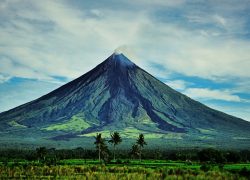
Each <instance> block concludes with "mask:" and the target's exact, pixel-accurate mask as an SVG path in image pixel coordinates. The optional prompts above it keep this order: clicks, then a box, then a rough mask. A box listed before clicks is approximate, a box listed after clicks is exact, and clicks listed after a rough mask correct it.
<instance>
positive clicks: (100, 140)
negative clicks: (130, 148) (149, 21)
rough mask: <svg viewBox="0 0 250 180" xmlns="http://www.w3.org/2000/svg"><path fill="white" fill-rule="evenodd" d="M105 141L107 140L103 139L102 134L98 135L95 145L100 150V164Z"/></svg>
mask: <svg viewBox="0 0 250 180" xmlns="http://www.w3.org/2000/svg"><path fill="white" fill-rule="evenodd" d="M104 141H105V140H104V139H103V138H102V134H101V133H97V134H96V137H95V142H94V144H95V145H96V148H97V149H98V157H99V162H101V149H102V146H103V145H104Z"/></svg>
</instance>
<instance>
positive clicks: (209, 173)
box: [0, 159, 250, 180]
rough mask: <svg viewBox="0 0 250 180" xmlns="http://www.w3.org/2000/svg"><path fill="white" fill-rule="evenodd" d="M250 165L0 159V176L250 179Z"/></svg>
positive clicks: (161, 161)
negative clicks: (50, 163)
mask: <svg viewBox="0 0 250 180" xmlns="http://www.w3.org/2000/svg"><path fill="white" fill-rule="evenodd" d="M249 172H250V164H247V163H245V164H225V165H224V166H222V165H208V164H206V165H203V164H200V163H198V162H192V163H191V162H188V163H187V162H183V161H166V160H142V162H140V161H139V160H129V159H124V160H119V163H117V162H112V161H111V162H110V163H109V164H106V165H105V164H100V163H99V162H98V161H96V160H91V159H85V160H84V159H68V160H61V161H59V162H57V165H46V164H43V163H39V162H38V161H27V160H19V161H17V160H15V161H9V162H1V164H0V179H4V178H5V179H7V178H8V179H10V178H12V179H13V178H14V179H15V178H16V179H35V178H36V179H110V180H112V179H137V180H139V179H249Z"/></svg>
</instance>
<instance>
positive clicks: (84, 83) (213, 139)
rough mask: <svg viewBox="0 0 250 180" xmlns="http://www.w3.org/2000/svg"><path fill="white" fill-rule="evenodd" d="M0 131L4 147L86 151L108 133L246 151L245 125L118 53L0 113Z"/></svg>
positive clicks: (248, 139) (249, 127)
mask: <svg viewBox="0 0 250 180" xmlns="http://www.w3.org/2000/svg"><path fill="white" fill-rule="evenodd" d="M0 131H1V137H0V143H1V144H2V145H5V146H6V147H10V146H11V147H12V146H16V145H17V144H18V145H25V146H28V145H29V146H41V145H47V146H53V147H67V148H71V147H77V146H82V145H83V144H84V143H83V142H85V146H86V147H88V146H90V144H91V146H93V145H92V141H93V140H91V139H93V137H92V136H94V135H96V133H97V132H102V133H103V135H104V136H109V132H111V131H118V132H120V133H121V135H122V136H123V138H126V139H127V141H129V140H131V139H133V138H134V137H137V135H138V133H144V134H145V138H147V140H148V141H149V144H150V142H152V143H151V144H152V145H153V144H154V145H157V146H159V147H164V146H168V147H194V146H195V147H196V146H198V147H200V146H218V147H222V148H227V147H232V148H249V147H250V134H249V132H250V123H249V122H247V121H244V120H242V119H240V118H236V117H233V116H230V115H227V114H225V113H223V112H220V111H217V110H214V109H211V108H209V107H207V106H205V105H203V104H201V103H199V102H197V101H195V100H192V99H191V98H189V97H187V96H185V95H183V94H181V93H179V92H177V91H175V90H173V89H172V88H170V87H169V86H167V85H166V84H164V83H162V82H161V81H159V80H158V79H156V78H154V77H153V76H152V75H150V74H149V73H147V72H146V71H144V70H143V69H141V68H140V67H138V66H137V65H135V64H134V63H133V62H131V61H130V60H129V59H128V58H127V57H125V56H124V55H123V54H118V53H114V54H112V55H111V56H110V57H109V58H107V59H106V60H105V61H104V62H102V63H101V64H99V65H98V66H96V67H95V68H94V69H93V70H91V71H89V72H88V73H86V74H84V75H82V76H81V77H79V78H77V79H75V80H73V81H71V82H69V83H67V84H65V85H63V86H61V87H60V88H58V89H56V90H54V91H52V92H51V93H49V94H47V95H45V96H42V97H40V98H39V99H36V100H34V101H31V102H29V103H26V104H24V105H21V106H19V107H16V108H14V109H11V110H9V111H6V112H3V113H1V114H0Z"/></svg>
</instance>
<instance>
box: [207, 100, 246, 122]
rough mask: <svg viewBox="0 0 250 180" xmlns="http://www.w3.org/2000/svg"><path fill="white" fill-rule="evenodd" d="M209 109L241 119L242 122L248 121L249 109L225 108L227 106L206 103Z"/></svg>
mask: <svg viewBox="0 0 250 180" xmlns="http://www.w3.org/2000/svg"><path fill="white" fill-rule="evenodd" d="M206 105H208V106H209V107H211V108H214V109H217V110H220V111H222V112H225V113H227V114H230V115H233V116H236V117H239V118H242V119H244V120H247V121H250V108H249V107H242V106H232V105H231V106H227V105H223V106H222V105H219V104H214V103H206Z"/></svg>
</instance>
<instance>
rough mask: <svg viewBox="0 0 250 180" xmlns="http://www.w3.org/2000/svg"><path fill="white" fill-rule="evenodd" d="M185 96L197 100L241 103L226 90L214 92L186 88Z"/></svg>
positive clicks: (211, 90) (238, 98) (206, 89)
mask: <svg viewBox="0 0 250 180" xmlns="http://www.w3.org/2000/svg"><path fill="white" fill-rule="evenodd" d="M184 94H186V95H187V96H189V97H191V98H194V99H199V100H224V101H233V102H241V101H242V100H241V98H240V97H239V96H237V95H234V94H232V93H231V92H230V91H228V90H214V89H208V88H188V89H186V90H185V91H184Z"/></svg>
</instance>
